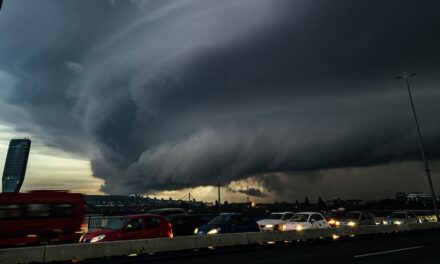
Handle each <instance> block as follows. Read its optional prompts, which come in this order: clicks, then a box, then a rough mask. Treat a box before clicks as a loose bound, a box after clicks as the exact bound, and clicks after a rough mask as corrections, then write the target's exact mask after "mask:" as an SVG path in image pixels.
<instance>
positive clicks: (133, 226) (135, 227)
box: [121, 217, 144, 240]
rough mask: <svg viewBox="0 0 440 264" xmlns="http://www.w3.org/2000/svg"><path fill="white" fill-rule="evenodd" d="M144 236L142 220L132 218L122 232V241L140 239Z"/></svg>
mask: <svg viewBox="0 0 440 264" xmlns="http://www.w3.org/2000/svg"><path fill="white" fill-rule="evenodd" d="M143 236H144V221H143V219H142V218H140V217H137V218H133V219H131V220H130V221H128V223H127V224H126V225H125V227H124V228H123V230H122V235H121V239H122V240H132V239H141V238H143Z"/></svg>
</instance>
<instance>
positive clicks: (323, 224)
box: [315, 214, 329, 228]
mask: <svg viewBox="0 0 440 264" xmlns="http://www.w3.org/2000/svg"><path fill="white" fill-rule="evenodd" d="M315 221H316V222H317V224H318V228H327V227H329V224H328V223H327V221H326V220H325V218H324V217H323V216H322V215H321V214H316V216H315Z"/></svg>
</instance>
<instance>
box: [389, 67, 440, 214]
mask: <svg viewBox="0 0 440 264" xmlns="http://www.w3.org/2000/svg"><path fill="white" fill-rule="evenodd" d="M415 75H417V73H411V74H408V73H407V72H406V71H404V72H403V74H402V75H401V76H396V77H394V78H397V79H404V80H405V83H406V88H407V89H408V95H409V100H410V102H411V109H412V112H413V115H414V121H415V123H416V128H417V134H418V135H419V146H420V152H421V154H422V158H423V162H424V163H425V172H426V176H427V177H428V183H429V189H430V191H431V198H432V204H433V205H434V213H435V219H436V221H438V210H437V196H436V195H435V192H434V186H433V185H432V179H431V169H430V168H429V164H428V159H427V158H426V155H425V147H424V145H423V138H422V132H421V131H420V125H419V120H418V118H417V114H416V108H415V107H414V101H413V98H412V94H411V89H410V88H409V78H411V77H412V76H415Z"/></svg>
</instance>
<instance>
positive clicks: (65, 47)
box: [0, 0, 440, 201]
mask: <svg viewBox="0 0 440 264" xmlns="http://www.w3.org/2000/svg"><path fill="white" fill-rule="evenodd" d="M439 12H440V4H439V3H437V2H435V1H427V2H424V3H418V2H415V1H388V2H386V3H382V2H379V1H377V2H375V1H356V3H346V2H343V1H335V2H332V3H329V2H327V1H316V2H313V3H311V2H310V1H281V0H280V1H277V2H276V3H275V2H271V1H262V0H261V1H260V0H253V1H251V0H241V1H222V2H219V1H198V0H189V1H136V0H132V1H93V2H90V1H65V3H63V4H62V5H61V4H59V3H57V1H51V0H45V1H39V2H38V3H35V1H5V3H3V6H2V10H1V12H0V37H1V38H2V41H1V42H0V132H1V134H0V158H1V159H0V160H1V161H4V159H5V157H6V154H5V151H6V150H7V147H6V150H5V144H6V143H5V142H6V141H9V140H10V139H11V138H20V137H28V138H31V139H32V142H33V149H32V150H31V154H30V159H29V163H28V172H27V177H26V180H25V182H24V184H23V190H31V189H38V188H49V189H58V188H62V189H64V188H67V189H69V190H72V191H79V192H84V193H89V194H99V193H113V194H131V193H140V194H150V195H156V196H158V197H160V196H161V195H163V197H167V196H174V197H180V196H182V195H183V194H185V193H188V192H191V193H193V192H194V196H195V197H197V198H199V197H200V198H199V199H203V197H212V198H215V197H216V192H215V190H212V188H215V187H211V186H213V185H216V184H217V182H218V181H220V182H221V183H222V185H223V193H224V194H225V195H226V197H225V200H231V201H233V200H243V199H245V198H246V197H247V196H249V197H252V199H255V200H259V201H266V200H267V201H273V200H292V199H296V198H301V197H304V196H309V197H317V196H323V197H327V198H331V197H333V196H340V197H346V198H364V199H368V198H377V197H383V196H385V195H388V193H391V194H394V193H395V192H399V191H404V192H415V191H419V192H424V193H428V185H427V182H426V178H425V175H424V168H423V163H422V161H421V157H420V152H419V149H418V141H417V134H416V130H415V127H414V123H413V120H412V116H411V112H410V105H409V100H408V97H407V93H406V90H405V87H404V83H403V82H402V81H401V80H395V79H393V78H392V77H393V76H396V75H399V74H401V73H402V71H403V70H408V71H411V72H412V71H417V72H418V73H419V75H417V76H416V77H414V78H412V79H411V80H410V82H411V87H412V89H413V96H414V102H415V105H416V108H417V110H418V114H419V119H420V124H421V130H422V134H423V136H424V139H425V144H426V154H427V157H428V159H429V160H430V162H431V167H432V177H433V183H434V188H435V189H436V191H437V193H438V192H439V191H440V188H439V187H440V140H439V139H438V137H437V135H438V133H440V123H439V121H438V116H437V113H438V112H439V111H440V107H439V104H438V101H439V99H440V90H439V89H438V87H439V86H440V79H439V77H438V76H439V74H438V73H439V72H440V64H439V63H438V61H440V52H439V50H438V48H437V47H438V46H439V45H440V37H439V36H438V32H439V31H440V18H439V16H438V13H439ZM408 17H410V18H412V19H408ZM34 143H35V144H34ZM1 163H3V162H1ZM1 168H3V165H2V167H1ZM378 183H380V184H378ZM212 198H208V199H209V200H212Z"/></svg>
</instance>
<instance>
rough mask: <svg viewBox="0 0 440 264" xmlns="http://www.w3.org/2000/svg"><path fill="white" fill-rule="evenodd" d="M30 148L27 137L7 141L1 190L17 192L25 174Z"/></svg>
mask: <svg viewBox="0 0 440 264" xmlns="http://www.w3.org/2000/svg"><path fill="white" fill-rule="evenodd" d="M30 149H31V141H30V140H29V139H12V140H11V141H10V142H9V149H8V155H7V157H6V163H5V168H4V170H3V181H2V184H3V192H19V191H20V188H21V185H22V184H23V181H24V175H25V174H26V167H27V162H28V157H29V150H30Z"/></svg>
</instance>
